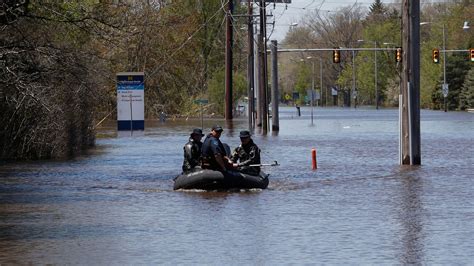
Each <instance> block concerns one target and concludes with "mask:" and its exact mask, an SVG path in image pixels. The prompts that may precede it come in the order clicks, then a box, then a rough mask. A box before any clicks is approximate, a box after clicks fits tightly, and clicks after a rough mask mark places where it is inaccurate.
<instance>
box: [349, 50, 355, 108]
mask: <svg viewBox="0 0 474 266" xmlns="http://www.w3.org/2000/svg"><path fill="white" fill-rule="evenodd" d="M355 90H356V77H355V51H354V50H352V93H351V94H350V95H349V107H350V106H351V99H352V97H353V96H354V95H355ZM356 107H357V106H356V99H355V97H354V108H356Z"/></svg>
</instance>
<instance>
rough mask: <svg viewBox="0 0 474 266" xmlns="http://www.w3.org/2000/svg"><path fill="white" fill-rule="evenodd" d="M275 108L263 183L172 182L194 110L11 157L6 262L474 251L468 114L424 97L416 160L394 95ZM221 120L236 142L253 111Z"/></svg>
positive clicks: (1, 168)
mask: <svg viewBox="0 0 474 266" xmlns="http://www.w3.org/2000/svg"><path fill="white" fill-rule="evenodd" d="M280 118H281V120H280V132H279V133H278V134H272V133H269V134H267V135H266V136H262V135H261V134H259V133H258V132H256V133H255V135H254V136H253V138H254V140H255V142H256V143H257V144H258V145H259V146H260V148H261V149H262V161H263V162H267V163H271V162H273V161H275V160H276V161H278V162H279V163H280V166H275V167H266V168H265V171H266V172H268V173H270V178H271V179H270V185H269V188H268V189H266V190H250V191H231V192H199V191H173V189H172V187H173V182H172V178H173V177H174V176H176V175H177V174H178V173H179V172H180V169H181V163H182V153H183V151H182V146H183V145H184V144H185V143H186V142H187V138H188V134H189V132H190V131H191V130H192V128H193V127H199V126H200V124H201V121H200V120H199V119H197V120H188V121H166V122H165V123H160V122H149V123H147V129H146V131H145V132H144V134H143V135H142V136H138V134H135V136H134V137H117V136H116V132H115V131H114V130H113V128H103V129H102V130H101V131H100V134H101V135H105V136H106V137H105V138H99V139H98V140H97V148H96V149H94V150H92V151H91V152H90V153H89V154H88V155H85V156H83V157H80V158H77V159H74V160H68V161H41V162H27V163H7V164H5V163H3V165H0V264H9V263H13V264H29V263H32V264H49V263H53V264H167V265H177V264H181V265H182V264H185V265H186V264H192V265H194V264H206V265H209V264H210V265H283V264H284V265H287V264H298V265H301V264H352V265H361V264H372V265H380V264H385V265H386V264H389V265H393V264H428V265H433V264H436V265H453V264H454V265H473V264H474V222H473V221H474V189H473V187H474V180H473V172H474V169H473V168H474V167H473V154H474V147H473V143H474V142H473V137H474V133H473V132H474V114H471V113H465V112H447V113H444V112H440V111H425V110H423V111H421V140H422V143H421V155H422V157H421V160H422V165H421V166H415V167H409V166H404V167H402V166H399V163H398V156H399V155H398V110H396V109H389V110H387V109H381V110H373V109H370V110H369V109H361V108H358V109H354V108H352V109H348V108H333V109H329V108H328V109H326V108H315V109H314V124H313V125H311V120H310V108H309V107H303V108H302V116H301V117H297V116H296V111H295V109H294V108H282V109H281V114H280ZM215 122H216V121H204V127H205V131H208V129H209V127H210V126H211V125H212V124H213V123H215ZM217 122H220V123H222V124H223V126H224V128H225V131H224V133H223V136H222V140H223V142H226V143H228V144H229V145H230V146H231V147H235V146H236V145H237V144H238V142H239V138H238V132H239V131H240V130H243V129H246V127H247V122H246V120H245V119H242V120H238V119H235V120H234V123H233V125H232V129H231V128H230V125H225V123H224V122H223V121H217ZM111 125H113V123H112V124H111ZM107 136H108V137H107ZM312 148H316V149H317V155H318V156H317V158H318V167H319V168H318V169H317V170H316V171H313V170H312V169H311V149H312Z"/></svg>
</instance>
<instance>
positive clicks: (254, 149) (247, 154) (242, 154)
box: [230, 140, 261, 174]
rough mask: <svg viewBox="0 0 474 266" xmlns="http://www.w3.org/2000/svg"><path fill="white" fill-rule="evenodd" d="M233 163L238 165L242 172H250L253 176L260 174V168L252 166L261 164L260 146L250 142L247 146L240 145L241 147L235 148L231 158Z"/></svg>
mask: <svg viewBox="0 0 474 266" xmlns="http://www.w3.org/2000/svg"><path fill="white" fill-rule="evenodd" d="M230 159H231V160H232V162H234V163H237V162H239V163H238V164H237V166H238V167H239V169H240V171H241V172H248V173H251V174H258V173H259V172H260V167H258V166H253V167H250V166H249V165H251V164H260V163H261V162H260V149H259V148H258V146H257V145H256V144H255V143H254V142H253V140H250V142H249V143H247V145H242V144H240V146H239V147H237V148H235V150H234V152H233V153H232V156H231V157H230Z"/></svg>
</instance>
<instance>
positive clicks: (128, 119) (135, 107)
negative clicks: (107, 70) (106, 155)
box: [117, 72, 145, 132]
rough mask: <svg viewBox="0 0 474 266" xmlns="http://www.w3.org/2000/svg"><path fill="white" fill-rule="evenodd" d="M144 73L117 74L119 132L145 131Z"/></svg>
mask: <svg viewBox="0 0 474 266" xmlns="http://www.w3.org/2000/svg"><path fill="white" fill-rule="evenodd" d="M144 89H145V84H144V73H143V72H120V73H117V130H119V131H122V130H126V131H128V130H130V132H133V130H144V129H145V104H144V103H145V94H144Z"/></svg>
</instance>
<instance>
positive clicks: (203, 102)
mask: <svg viewBox="0 0 474 266" xmlns="http://www.w3.org/2000/svg"><path fill="white" fill-rule="evenodd" d="M194 103H195V104H199V105H200V107H201V130H204V115H203V107H202V106H203V105H204V104H208V103H209V100H207V99H197V100H194Z"/></svg>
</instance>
